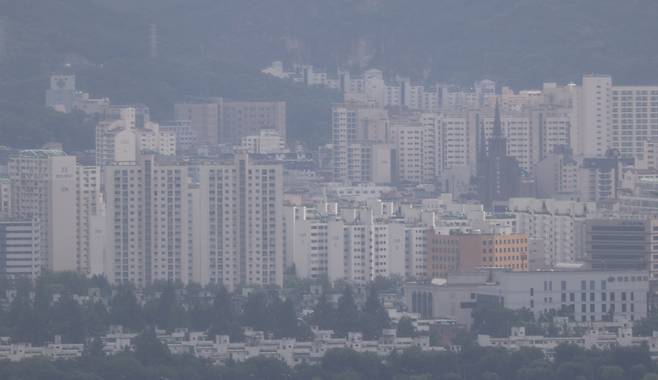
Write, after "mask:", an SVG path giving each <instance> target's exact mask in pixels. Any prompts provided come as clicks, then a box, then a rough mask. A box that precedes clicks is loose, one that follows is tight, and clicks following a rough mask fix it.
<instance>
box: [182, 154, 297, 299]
mask: <svg viewBox="0 0 658 380" xmlns="http://www.w3.org/2000/svg"><path fill="white" fill-rule="evenodd" d="M198 175H199V197H200V208H199V210H198V212H199V214H198V215H199V216H198V219H197V220H198V221H199V225H197V226H194V228H200V229H202V231H201V233H200V235H201V236H202V237H203V239H202V241H200V242H199V244H201V246H200V247H199V248H198V250H197V248H195V254H197V253H198V255H199V256H198V259H199V260H201V262H202V263H203V266H202V267H201V268H200V269H201V271H202V273H201V274H200V276H201V277H200V279H199V280H198V281H199V282H200V283H204V284H205V283H219V284H224V285H225V286H227V287H228V288H229V289H235V288H236V287H237V286H238V285H240V284H243V285H262V286H265V285H279V286H281V285H282V284H283V266H284V263H283V261H284V254H283V226H282V224H283V211H282V207H283V172H282V167H281V165H280V164H274V163H269V162H258V161H253V160H251V159H250V157H249V156H248V155H246V154H237V155H236V156H235V159H234V160H233V161H230V162H225V163H220V164H208V165H201V166H200V167H199V173H198Z"/></svg>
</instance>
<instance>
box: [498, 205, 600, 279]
mask: <svg viewBox="0 0 658 380" xmlns="http://www.w3.org/2000/svg"><path fill="white" fill-rule="evenodd" d="M509 211H510V212H511V213H513V214H514V215H515V216H516V232H518V233H522V234H526V235H528V237H529V238H530V239H537V240H540V241H542V242H543V257H542V258H541V262H536V263H535V265H536V266H537V267H540V268H553V267H555V265H557V264H559V263H572V262H576V261H580V260H582V259H583V257H582V252H580V244H579V243H578V241H579V239H581V236H580V234H579V228H578V225H579V223H582V222H584V221H585V220H587V219H589V218H593V217H596V216H597V208H596V204H595V203H593V202H576V201H559V200H553V199H536V198H512V199H510V200H509ZM535 259H539V258H535Z"/></svg>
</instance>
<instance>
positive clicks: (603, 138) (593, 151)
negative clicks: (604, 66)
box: [576, 75, 612, 157]
mask: <svg viewBox="0 0 658 380" xmlns="http://www.w3.org/2000/svg"><path fill="white" fill-rule="evenodd" d="M611 102H612V78H611V77H610V76H607V75H585V76H584V77H583V86H582V88H581V96H580V104H579V107H580V110H579V117H580V120H579V128H578V144H579V145H578V147H577V149H576V152H577V153H579V154H582V155H585V156H589V157H600V156H603V155H604V154H605V152H606V151H607V150H608V147H609V146H610V142H611V140H610V137H611V136H610V130H611V122H612V117H611V116H612V114H611V107H610V105H611Z"/></svg>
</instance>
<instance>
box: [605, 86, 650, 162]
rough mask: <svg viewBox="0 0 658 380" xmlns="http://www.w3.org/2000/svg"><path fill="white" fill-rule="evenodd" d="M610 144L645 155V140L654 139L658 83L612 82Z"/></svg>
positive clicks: (640, 157) (625, 152)
mask: <svg viewBox="0 0 658 380" xmlns="http://www.w3.org/2000/svg"><path fill="white" fill-rule="evenodd" d="M610 106H611V117H612V119H611V121H612V122H611V125H610V126H611V131H610V135H611V145H610V146H611V147H612V148H616V149H618V150H619V151H620V152H621V154H622V156H625V157H635V158H636V159H637V160H643V159H645V154H647V153H648V152H646V153H645V148H646V145H645V143H646V142H647V141H649V140H656V139H658V86H613V87H612V97H611V104H610Z"/></svg>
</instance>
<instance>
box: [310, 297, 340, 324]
mask: <svg viewBox="0 0 658 380" xmlns="http://www.w3.org/2000/svg"><path fill="white" fill-rule="evenodd" d="M335 313H336V310H335V309H334V307H333V306H332V305H331V304H330V303H329V301H328V300H327V294H326V293H322V295H321V296H320V298H319V299H318V302H317V303H316V304H315V307H314V308H313V314H311V323H312V324H313V325H315V326H318V327H319V328H321V329H324V330H331V329H334V328H335V327H336V325H335Z"/></svg>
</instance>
